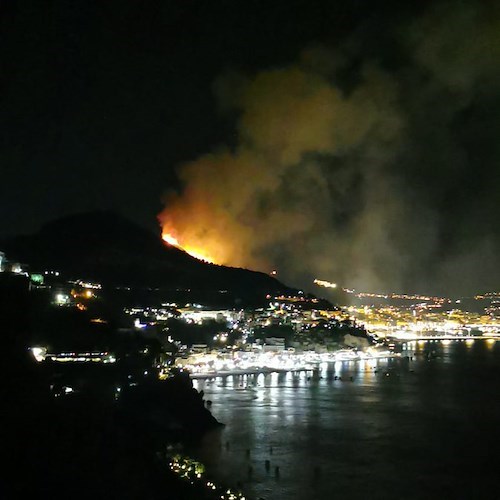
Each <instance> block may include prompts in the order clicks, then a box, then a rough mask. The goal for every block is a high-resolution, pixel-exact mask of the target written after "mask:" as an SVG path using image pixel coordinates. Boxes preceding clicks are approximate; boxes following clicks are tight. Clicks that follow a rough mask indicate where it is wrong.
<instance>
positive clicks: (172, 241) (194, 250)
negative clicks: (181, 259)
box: [162, 233, 215, 264]
mask: <svg viewBox="0 0 500 500" xmlns="http://www.w3.org/2000/svg"><path fill="white" fill-rule="evenodd" d="M162 239H163V241H165V242H166V243H167V244H168V245H171V246H173V247H177V248H179V249H181V250H184V252H186V253H188V254H189V255H191V257H194V258H195V259H198V260H202V261H203V262H208V263H210V264H215V261H214V259H213V258H212V257H211V256H210V255H209V254H208V253H207V252H206V251H205V250H204V249H202V248H198V247H192V246H190V245H182V244H181V243H180V242H179V240H178V239H177V238H176V237H175V236H173V235H172V234H170V233H163V234H162Z"/></svg>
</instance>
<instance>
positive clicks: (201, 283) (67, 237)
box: [0, 211, 288, 295]
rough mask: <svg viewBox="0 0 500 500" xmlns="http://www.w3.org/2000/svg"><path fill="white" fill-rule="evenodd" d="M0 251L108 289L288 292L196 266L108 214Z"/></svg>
mask: <svg viewBox="0 0 500 500" xmlns="http://www.w3.org/2000/svg"><path fill="white" fill-rule="evenodd" d="M0 248H1V249H2V250H4V251H5V252H6V253H7V256H8V257H10V258H16V259H19V260H20V261H21V262H25V263H27V264H29V265H30V267H31V269H32V270H42V269H57V270H60V271H62V272H63V273H64V275H65V276H68V277H73V278H85V279H93V280H96V281H100V282H102V283H105V284H108V285H114V286H117V285H119V286H134V287H141V286H143V287H160V288H166V289H174V288H179V287H181V288H194V289H197V290H207V291H209V290H229V291H232V292H236V293H240V292H241V293H242V294H243V295H246V294H247V293H248V292H249V291H251V292H252V294H253V293H257V294H261V293H275V292H280V291H287V290H288V288H287V287H286V286H284V285H283V284H281V283H280V282H279V281H277V280H275V279H273V278H271V277H270V276H268V275H266V274H264V273H258V272H254V271H249V270H246V269H237V268H230V267H225V266H218V265H214V264H208V263H205V262H201V261H199V260H197V259H195V258H194V257H191V256H190V255H188V254H186V253H185V252H183V251H182V250H179V249H177V248H174V247H171V246H169V245H166V244H165V243H163V241H162V240H161V239H160V237H159V236H158V235H155V234H153V233H151V232H149V231H147V230H146V229H144V228H142V227H140V226H138V225H136V224H134V223H132V222H131V221H129V220H127V219H125V218H124V217H122V216H120V215H118V214H116V213H114V212H108V211H99V212H91V213H85V214H78V215H73V216H69V217H64V218H61V219H58V220H56V221H53V222H51V223H49V224H47V225H45V226H44V227H43V228H42V229H41V230H40V231H39V232H38V233H37V234H34V235H29V236H19V237H16V238H11V239H9V240H5V241H3V242H1V243H0Z"/></svg>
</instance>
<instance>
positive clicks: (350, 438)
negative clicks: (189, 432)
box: [195, 340, 500, 500]
mask: <svg viewBox="0 0 500 500" xmlns="http://www.w3.org/2000/svg"><path fill="white" fill-rule="evenodd" d="M411 347H413V348H414V351H408V352H407V354H408V355H409V356H410V357H411V358H412V360H407V359H399V360H398V359H389V360H366V361H361V362H336V363H334V364H327V365H322V367H321V368H322V369H321V371H320V373H319V374H318V375H316V376H313V375H312V374H311V373H310V372H308V373H305V372H301V373H282V374H277V373H275V374H270V375H263V374H260V375H248V376H238V377H236V376H232V377H226V378H223V379H213V380H207V381H205V380H199V381H195V387H196V388H197V389H199V390H203V391H204V393H205V399H206V400H211V401H212V403H213V404H212V406H211V410H212V413H213V414H214V415H215V417H216V418H217V419H218V420H219V421H221V422H224V423H225V424H226V428H225V429H224V430H223V431H221V432H218V433H214V434H212V435H211V436H208V437H207V439H206V441H205V445H204V446H202V447H201V449H200V450H198V454H199V455H198V456H199V458H200V459H201V460H202V461H203V462H204V463H205V464H206V465H207V469H208V471H209V472H211V473H212V474H213V475H214V476H215V477H217V478H218V479H219V480H221V481H224V482H226V483H228V484H230V485H236V484H237V483H238V482H239V483H241V484H242V485H243V489H244V491H245V492H246V493H247V494H248V495H249V496H250V497H252V498H255V499H258V498H261V497H262V498H266V500H269V499H276V500H284V499H297V500H302V499H304V500H305V499H316V498H317V499H323V498H331V497H333V496H335V497H337V498H422V497H424V496H430V497H435V496H437V495H440V496H443V495H444V496H446V497H453V496H454V497H455V498H472V497H474V498H480V497H481V494H482V492H483V490H484V493H485V495H486V492H487V491H488V488H489V487H493V486H494V487H498V486H499V484H497V483H498V481H497V479H496V477H497V475H496V460H497V459H496V450H495V447H497V446H498V445H499V444H500V433H499V431H498V424H499V423H500V402H499V401H497V399H498V398H496V397H495V394H496V391H498V389H500V345H499V343H494V342H485V341H479V340H478V341H475V342H474V343H470V342H464V341H453V342H450V343H444V344H443V343H442V342H427V343H425V344H422V343H412V346H411ZM266 460H269V467H268V469H266ZM276 467H279V471H277V470H276ZM488 498H491V497H488Z"/></svg>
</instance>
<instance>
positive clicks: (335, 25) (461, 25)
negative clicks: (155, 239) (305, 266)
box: [0, 0, 500, 291]
mask: <svg viewBox="0 0 500 500" xmlns="http://www.w3.org/2000/svg"><path fill="white" fill-rule="evenodd" d="M0 9H1V10H0V13H1V21H0V22H1V25H0V30H1V40H0V43H1V47H2V50H1V99H2V103H1V106H0V127H1V129H0V130H1V131H2V133H1V134H0V165H1V167H0V168H1V183H0V186H1V187H0V190H1V191H0V207H1V211H0V214H1V218H0V235H2V234H12V233H23V232H32V231H34V230H36V229H38V228H39V227H40V225H41V224H43V223H44V222H46V221H48V220H50V219H53V218H56V217H58V216H61V215H65V214H69V213H73V212H75V211H85V210H90V209H100V208H111V209H114V210H117V211H120V212H122V213H123V214H125V215H126V216H128V217H130V218H132V219H133V220H135V221H137V222H140V223H141V224H143V225H145V226H148V227H150V228H156V227H157V221H156V215H157V214H158V213H159V212H160V211H161V210H162V208H163V204H162V197H163V195H164V193H166V192H167V191H169V190H171V189H178V190H179V189H181V192H182V188H181V187H180V186H181V184H180V183H179V181H178V180H177V179H178V177H177V174H176V170H175V169H176V168H178V166H179V165H181V164H183V163H185V162H188V161H194V160H196V159H197V158H198V157H200V156H201V155H204V154H206V153H209V152H211V151H218V148H220V147H221V145H225V146H227V147H229V148H231V149H232V150H233V151H236V153H235V154H236V156H238V154H240V153H239V152H241V150H242V149H245V150H247V149H248V146H249V141H250V142H252V141H253V142H252V144H251V147H253V146H254V145H255V141H256V139H255V137H254V136H252V135H251V134H249V133H247V128H248V127H247V125H248V123H247V122H245V120H244V118H245V116H249V115H251V113H249V112H248V110H249V109H252V110H255V109H262V102H265V99H260V98H261V97H262V96H260V95H259V97H258V98H255V99H254V100H251V101H250V103H248V102H245V103H242V102H238V103H237V104H236V105H232V104H231V103H230V104H229V105H228V106H225V105H224V101H231V93H232V92H236V91H237V89H238V84H234V85H232V84H231V81H232V79H236V80H238V78H239V77H241V78H244V79H247V81H250V82H257V83H256V84H255V88H256V89H257V90H258V82H259V78H258V77H259V75H265V74H266V72H268V73H269V72H270V71H273V70H274V69H277V70H279V69H282V68H294V67H297V65H299V66H300V64H302V66H300V67H301V68H303V67H304V66H303V65H304V54H309V55H310V56H309V59H307V57H306V58H305V59H307V61H309V62H306V64H309V65H310V66H308V69H307V70H305V73H306V74H307V75H311V74H312V73H314V74H315V75H316V74H321V78H324V80H325V81H328V82H329V85H331V88H334V89H336V90H338V91H339V92H340V93H341V94H342V96H344V97H345V99H346V101H348V102H350V103H352V102H354V103H356V102H357V99H358V98H357V97H356V96H357V94H356V91H357V90H358V89H365V88H366V89H368V90H367V91H366V96H365V97H362V98H360V99H364V101H363V102H364V104H365V106H364V109H369V110H370V111H369V112H367V114H368V115H374V114H375V111H374V110H373V106H372V103H375V105H374V106H375V107H377V106H378V107H379V108H380V107H382V108H383V106H389V107H390V108H391V109H387V111H385V110H384V109H377V110H376V113H377V116H388V115H391V113H392V115H393V116H394V117H395V118H394V121H395V122H396V121H397V123H398V125H397V127H395V129H396V128H397V138H396V137H395V135H396V132H394V135H391V136H390V137H389V138H385V139H384V138H381V137H377V139H376V141H375V140H372V139H370V140H369V141H368V140H367V141H365V142H363V145H362V146H361V145H358V144H356V146H355V147H354V146H352V145H351V144H350V143H349V147H346V146H345V144H341V145H340V146H339V147H338V146H337V145H336V146H335V148H333V147H329V148H322V147H319V146H318V147H316V145H312V146H310V147H305V148H304V149H303V150H301V152H300V161H299V160H297V161H295V164H294V166H293V168H295V169H297V168H299V167H300V171H301V172H305V171H308V168H309V167H308V166H303V167H301V166H300V165H301V162H303V161H304V158H305V157H308V158H309V157H311V156H315V158H316V156H317V157H320V159H319V160H316V159H315V160H314V161H315V162H316V163H318V164H321V165H320V166H319V167H318V166H317V165H316V164H315V165H316V166H315V168H318V169H320V170H321V172H322V173H321V174H320V176H321V179H322V181H325V183H332V182H333V181H332V178H333V177H335V178H336V179H338V178H341V179H342V182H344V184H343V186H344V187H343V188H342V189H340V188H338V187H335V188H330V187H329V188H328V189H329V191H328V193H329V195H328V196H327V198H328V200H330V201H331V200H332V199H333V195H332V193H335V200H337V201H336V204H335V206H334V207H333V208H332V206H330V204H329V203H328V204H325V205H324V206H323V207H322V209H321V217H320V219H321V221H320V222H318V217H319V216H318V213H313V214H309V216H310V217H311V219H314V221H315V222H314V228H313V229H311V226H310V224H309V225H308V226H307V231H313V232H314V231H315V232H314V234H315V235H316V236H315V237H314V238H312V237H311V234H312V233H307V231H306V229H304V231H303V232H302V233H300V234H299V235H298V236H297V235H295V236H294V238H295V239H294V240H293V241H294V244H295V243H296V238H298V237H299V239H300V241H303V240H304V239H307V240H308V241H311V242H312V243H311V245H312V246H313V250H314V248H319V247H321V248H323V247H324V246H325V245H327V244H328V242H325V241H322V240H321V239H318V238H317V235H318V234H323V233H325V232H328V231H329V229H331V233H332V234H335V236H336V241H341V240H342V244H338V246H336V247H335V245H334V247H335V255H342V256H343V257H342V262H343V263H344V264H343V265H344V267H345V266H350V267H355V266H356V267H358V268H359V269H362V271H360V272H359V273H358V274H356V273H354V274H353V273H350V274H349V273H341V272H340V271H339V265H337V267H336V268H334V269H332V268H330V267H329V266H328V265H324V264H321V265H317V266H313V267H315V268H314V270H311V273H316V272H320V271H321V272H324V273H325V274H328V276H320V277H324V278H325V279H330V278H332V277H333V280H335V278H336V275H338V277H339V278H340V279H341V280H344V281H346V282H350V283H355V284H356V285H357V286H363V287H367V288H372V289H373V288H384V287H385V288H387V287H395V288H398V287H399V288H405V289H407V288H414V289H419V290H423V289H431V288H432V285H431V282H432V279H433V276H434V275H436V274H439V277H438V278H436V279H437V281H438V282H439V285H438V286H436V289H442V290H448V291H459V290H460V291H462V290H466V289H469V288H474V289H477V288H479V287H481V286H482V285H483V286H484V287H486V288H494V287H496V286H497V285H500V271H499V270H498V268H499V266H498V264H499V260H498V248H499V229H498V228H499V224H498V220H499V216H500V211H499V199H500V194H499V182H500V181H499V180H498V177H499V164H498V161H499V159H500V150H499V145H498V144H499V141H498V130H499V125H500V118H499V116H500V113H499V111H500V102H499V97H500V94H499V90H500V84H499V83H498V82H499V81H500V80H497V77H498V75H499V74H498V64H499V63H498V58H497V56H498V55H500V48H499V38H498V36H496V33H497V32H498V30H497V28H498V27H500V23H499V16H498V14H499V11H498V8H497V7H496V6H495V2H481V3H480V2H472V1H469V2H465V1H464V2H449V3H445V2H426V1H418V2H413V3H412V2H400V1H399V2H397V1H387V0H386V1H373V2H369V1H363V0H357V1H356V0H345V1H338V2H334V1H331V0H330V1H295V2H294V1H287V2H282V1H269V0H260V1H257V0H254V1H248V0H247V1H244V2H243V1H241V2H239V1H234V0H233V1H225V0H217V1H209V0H200V1H194V0H179V1H177V0H172V1H168V2H167V1H139V0H138V1H128V0H116V1H105V2H101V1H95V2H91V1H78V0H75V1H69V2H68V1H47V2H41V1H35V0H33V1H26V2H4V3H2V6H1V7H0ZM311 54H312V56H311ZM298 61H302V62H301V63H298ZM313 66H314V68H313V69H311V67H313ZM330 66H331V67H330ZM367 68H376V74H377V75H382V76H381V77H378V76H377V77H376V78H375V80H377V82H379V81H381V80H383V83H382V84H379V83H377V84H376V85H375V84H372V82H373V80H372V79H371V77H367V76H366V74H367V73H366V72H367ZM370 74H372V73H370ZM228 75H230V76H229V77H228ZM231 75H232V76H231ZM235 75H237V77H235ZM287 75H288V74H286V75H284V77H283V79H282V80H280V81H279V83H278V84H277V87H279V85H280V82H282V81H283V80H286V78H287V77H288V76H287ZM282 76H283V75H282ZM315 81H316V80H315ZM367 81H369V82H370V85H368V84H367V83H366V82H367ZM228 82H229V83H228ZM251 85H252V84H249V83H245V84H244V85H243V87H245V86H246V87H245V88H247V87H248V88H253V87H251ZM379 85H380V86H382V87H383V90H381V91H380V92H379V93H377V92H378V91H374V90H373V89H374V88H375V87H377V88H378V86H379ZM389 88H390V89H392V90H390V91H389V90H388V89H389ZM221 89H222V90H221ZM234 89H236V90H234ZM257 90H256V91H257ZM388 93H392V94H393V95H394V96H395V97H394V99H393V100H390V99H389V100H388V99H386V97H385V96H387V94H388ZM221 94H222V97H221ZM373 95H376V96H379V95H383V96H384V99H381V98H380V99H379V97H376V98H372V96H373ZM353 96H354V97H353ZM252 99H253V98H252ZM236 100H237V99H236ZM221 102H222V105H221ZM388 103H389V104H388ZM357 106H358V105H357V104H355V105H354V107H353V108H352V113H355V112H356V110H357V109H358V107H357ZM227 109H229V111H227ZM352 113H351V108H349V110H348V114H349V117H350V116H351V115H352ZM392 115H391V116H392ZM242 116H243V122H242V121H241V120H242V118H241V117H242ZM311 119H313V120H314V116H313V118H311ZM359 119H360V120H361V121H363V120H365V117H364V116H363V115H362V114H361V115H360V116H359ZM377 120H379V118H377V119H376V120H374V123H379V122H378V121H377ZM374 127H375V128H376V125H374ZM341 133H342V131H341V132H339V134H341ZM384 141H385V143H384V147H381V144H382V143H383V142H384ZM347 142H349V141H347ZM374 144H376V146H375V145H374ZM347 149H348V151H347ZM346 151H347V152H346ZM382 151H383V153H382ZM325 156H326V157H327V158H326V159H325ZM382 156H383V157H384V158H383V160H382V159H381V157H382ZM370 161H373V163H374V165H375V164H376V165H377V166H376V167H374V168H373V169H372V172H375V173H372V174H370V175H373V178H370V176H369V175H368V174H367V171H368V169H364V170H363V169H360V167H359V166H358V165H359V164H360V163H361V162H363V164H364V165H365V164H367V163H369V162H370ZM382 164H383V165H382ZM287 165H288V164H287ZM308 165H309V164H308ZM289 166H290V165H288V166H287V169H288V167H289ZM297 166H298V167H297ZM290 168H291V167H290ZM332 171H335V175H332V174H331V172H332ZM344 171H346V172H349V174H348V175H347V174H345V175H344V173H343V172H344ZM283 172H284V171H281V173H280V174H279V175H280V176H281V178H283V176H284V174H283ZM286 172H288V173H287V174H286V177H287V179H292V180H291V181H289V184H290V185H289V186H288V185H281V186H280V188H279V189H280V194H279V195H280V196H281V197H282V198H285V199H287V200H288V199H292V198H293V199H294V200H295V199H301V198H300V197H301V196H304V197H309V196H310V193H306V194H304V193H301V194H297V193H296V191H297V190H298V186H300V185H301V182H302V181H300V178H299V177H297V180H296V181H293V179H294V178H295V177H294V176H293V175H292V173H291V172H292V170H290V169H289V170H286ZM344 177H346V178H347V180H346V179H345V178H344ZM381 179H383V182H382V180H381ZM388 179H389V180H388ZM189 182H190V181H186V179H184V185H186V184H189ZM287 182H288V181H287ZM303 182H306V181H303ZM307 182H309V181H307ZM368 184H369V185H371V186H373V187H374V191H375V192H377V193H378V197H379V198H380V199H388V200H395V202H394V205H395V206H393V208H392V209H391V210H393V211H391V210H388V211H385V212H381V213H380V216H379V219H380V220H378V222H377V224H379V225H380V227H381V228H387V231H386V230H385V229H382V230H383V231H385V232H384V238H380V237H379V236H373V239H370V238H368V239H366V238H360V237H359V232H360V231H362V229H360V227H364V226H363V224H365V223H366V221H365V222H360V221H361V219H362V217H361V216H360V213H361V214H362V213H365V212H363V210H365V209H366V210H367V211H369V212H370V213H378V212H376V210H375V212H374V209H373V207H374V206H378V205H377V203H380V200H379V201H373V200H372V197H371V196H368V197H367V196H366V192H365V191H364V190H365V189H366V185H368ZM362 186H365V187H362ZM282 191H285V192H286V193H287V194H286V195H285V194H283V192H282ZM339 191H340V192H339ZM258 195H259V203H260V205H265V206H271V207H274V208H269V209H268V210H270V212H265V210H264V212H262V213H263V214H264V215H263V216H265V217H267V215H269V213H277V212H279V211H282V207H283V203H281V204H280V203H278V202H277V201H276V199H277V198H276V199H273V200H271V201H269V200H267V198H266V196H267V195H266V193H264V194H263V193H262V192H260V191H259V193H258ZM287 196H288V197H289V198H287ZM352 196H354V197H356V199H358V200H359V202H356V204H355V205H356V207H358V208H352V198H351V197H352ZM359 207H362V208H359ZM246 210H247V211H248V210H249V209H246ZM305 211H306V212H307V210H305ZM366 213H367V212H366ZM394 213H397V214H398V216H397V219H398V220H397V221H396V222H394V223H392V222H391V221H392V220H393V219H394V217H392V215H393V214H394ZM325 214H326V215H325ZM401 214H404V217H401ZM326 219H327V220H328V223H327V222H325V220H326ZM354 219H355V220H356V221H357V222H356V230H355V231H354V229H352V228H353V227H354V225H353V222H352V221H353V220H354ZM363 220H364V219H363ZM250 226H251V224H250ZM247 227H249V226H248V224H247ZM252 227H254V226H252ZM257 230H262V228H261V229H259V228H257ZM365 232H366V231H365ZM393 233H397V234H396V236H394V234H393ZM381 240H383V241H382V242H381ZM424 240H425V241H424ZM429 240H432V244H428V243H427V242H428V241H429ZM261 243H262V244H261V245H260V246H258V247H256V248H254V249H252V252H253V254H252V255H253V257H255V258H253V257H252V259H253V260H252V259H250V258H247V259H246V260H245V259H243V260H242V261H241V262H243V263H244V264H245V263H247V262H248V263H250V264H251V263H253V262H257V263H258V264H257V266H259V263H263V262H265V263H266V264H265V265H267V263H269V265H275V264H277V265H280V264H281V265H282V267H283V269H284V270H286V272H287V273H288V275H289V276H298V274H300V273H299V272H298V270H297V269H296V268H297V264H296V259H297V255H300V256H301V255H302V254H301V253H300V252H298V253H297V252H295V253H294V252H292V255H289V253H290V252H289V251H285V250H283V248H284V247H285V246H288V247H290V240H289V239H287V238H286V237H285V236H283V238H281V239H280V240H279V241H268V240H266V241H263V242H261ZM266 245H267V246H266ZM386 245H390V246H391V248H397V256H395V255H394V254H393V253H391V255H390V259H393V258H396V260H398V262H397V265H396V267H397V270H396V271H394V276H393V277H391V278H390V279H384V278H382V277H381V275H383V274H384V272H385V271H387V273H386V274H387V275H389V274H391V272H392V271H391V269H389V268H391V264H390V262H389V257H384V255H385V254H384V249H385V248H386ZM271 246H272V248H273V249H272V250H270V247H271ZM299 246H300V245H299ZM365 247H366V248H365ZM420 247H425V248H424V250H422V251H421V252H420V251H415V248H420ZM427 247H429V248H427ZM332 248H333V247H332ZM360 248H361V250H360ZM363 248H364V250H363ZM374 248H375V251H374V253H373V255H374V256H373V258H371V259H369V262H367V261H366V259H364V258H361V257H359V256H358V257H357V258H356V259H353V258H351V257H349V258H347V257H345V255H346V252H347V253H348V252H351V250H352V252H354V253H356V254H359V253H360V252H361V253H363V252H368V251H369V250H368V249H370V251H371V250H372V249H374ZM304 251H307V252H308V253H310V252H311V251H312V249H311V248H307V249H305V250H304ZM332 251H333V250H332ZM277 252H278V253H280V256H281V257H279V258H278V257H277V256H276V253H277ZM352 252H351V253H352ZM320 253H321V252H320ZM379 254H380V255H379ZM401 255H402V256H403V257H401ZM262 256H265V258H263V257H262ZM329 257H330V254H327V255H324V254H322V255H320V256H319V257H318V259H319V260H321V261H325V260H327V259H328V258H329ZM478 262H482V263H483V264H484V263H485V262H486V265H483V264H481V265H479V268H477V266H478ZM230 263H231V262H230ZM236 263H238V262H236ZM265 265H264V264H262V265H261V267H265ZM365 268H366V269H365ZM422 269H425V270H426V271H427V274H426V275H425V276H423V274H425V273H422ZM442 269H444V271H442ZM463 270H465V271H464V276H463V278H462V279H458V280H457V279H456V275H457V273H458V272H459V271H460V272H461V271H463ZM431 271H432V272H431ZM331 275H333V276H331ZM471 277H477V279H474V283H471ZM297 279H298V280H299V278H298V277H297ZM497 288H498V287H497Z"/></svg>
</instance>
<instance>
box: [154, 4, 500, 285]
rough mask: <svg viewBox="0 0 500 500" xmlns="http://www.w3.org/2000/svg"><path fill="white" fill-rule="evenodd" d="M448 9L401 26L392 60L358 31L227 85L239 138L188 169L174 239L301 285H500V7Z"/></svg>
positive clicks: (224, 103)
mask: <svg viewBox="0 0 500 500" xmlns="http://www.w3.org/2000/svg"><path fill="white" fill-rule="evenodd" d="M492 5H493V4H492ZM450 7H451V4H448V5H445V4H440V5H438V6H437V7H435V8H434V10H433V11H432V12H428V13H427V14H426V16H425V17H423V18H421V19H419V20H417V21H415V22H413V23H410V24H408V25H406V26H397V27H394V31H393V33H392V35H391V36H392V40H393V41H394V44H395V48H394V52H392V54H394V53H397V54H399V60H398V62H397V64H396V63H394V62H393V63H392V64H389V63H388V62H387V61H385V60H384V58H383V57H379V58H377V57H375V55H374V52H376V51H374V50H370V56H369V57H368V56H365V55H364V50H363V46H364V42H366V40H364V39H363V37H362V35H359V34H358V35H357V36H356V37H353V38H352V39H351V40H349V41H347V42H346V43H345V44H344V45H343V46H341V47H335V48H326V47H324V46H318V45H317V46H314V47H312V48H308V49H305V50H304V52H303V53H302V54H300V55H299V57H298V61H297V62H296V63H295V64H293V65H289V66H286V67H281V68H276V69H271V70H266V71H262V72H260V73H258V74H256V75H252V76H245V75H235V74H234V73H232V74H228V75H226V76H224V77H222V78H221V79H220V80H219V81H218V82H217V83H216V86H215V87H216V93H217V95H218V96H219V99H220V101H221V107H222V108H223V109H225V110H227V109H231V110H235V111H237V113H238V116H239V118H238V125H237V145H236V147H235V148H233V149H230V148H225V149H221V150H219V151H216V152H213V153H211V154H207V155H206V156H204V157H201V158H199V159H197V160H196V161H194V162H192V163H188V164H186V165H183V166H181V167H180V169H179V176H180V178H181V180H182V182H183V186H184V187H183V190H182V191H181V192H180V193H170V194H169V196H168V197H167V200H166V207H165V210H164V211H163V212H162V214H160V221H161V223H162V226H163V227H164V231H165V232H168V233H171V234H173V235H174V236H175V237H177V239H178V240H179V242H180V244H181V245H182V246H187V247H190V248H193V249H196V250H200V251H202V253H203V254H205V255H208V256H210V258H211V259H212V260H214V261H215V262H218V263H221V264H228V265H234V266H245V267H250V268H254V269H259V270H263V271H270V270H271V269H277V270H278V271H279V273H280V276H281V278H282V279H283V280H284V281H287V282H289V283H293V284H297V285H301V286H306V285H307V284H308V283H310V282H311V281H312V279H313V278H314V277H317V278H321V279H327V280H330V281H335V282H337V283H340V284H342V285H343V286H347V287H350V288H356V289H359V290H369V291H377V290H380V291H382V290H386V291H387V290H393V291H438V292H441V291H445V292H451V293H468V292H473V291H479V290H484V289H485V288H486V289H488V288H490V289H491V288H494V287H498V286H497V285H500V280H499V275H500V271H499V268H500V261H499V252H498V250H499V233H498V222H497V221H498V219H497V217H498V215H499V209H498V200H499V196H500V195H499V193H500V191H499V176H498V160H499V159H500V150H499V147H498V145H497V140H496V137H495V136H496V133H497V132H495V133H493V132H492V130H496V131H498V130H499V125H500V113H498V111H500V106H499V102H498V98H499V91H500V79H499V78H498V77H499V71H498V70H499V66H500V65H499V62H498V61H500V15H499V9H498V8H496V7H495V6H494V5H493V7H490V6H488V4H483V5H482V6H481V7H479V6H476V4H475V3H474V4H473V3H470V4H466V3H462V4H460V7H459V8H458V9H457V8H456V6H455V8H454V9H451V8H450ZM353 61H355V63H354V62H353ZM492 127H493V129H492Z"/></svg>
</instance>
